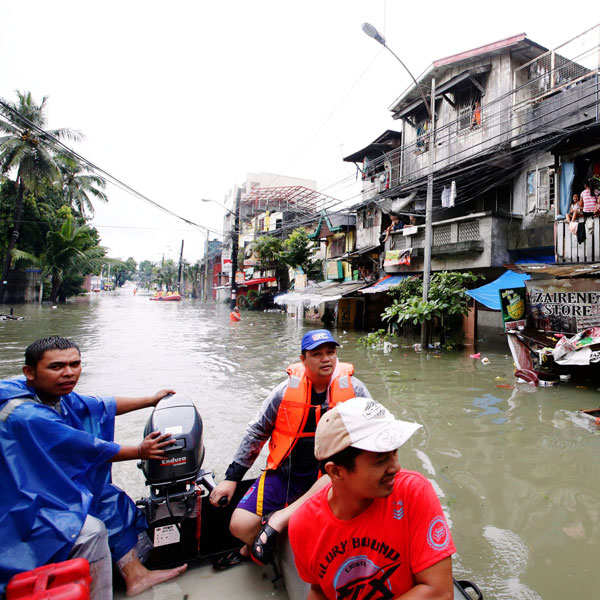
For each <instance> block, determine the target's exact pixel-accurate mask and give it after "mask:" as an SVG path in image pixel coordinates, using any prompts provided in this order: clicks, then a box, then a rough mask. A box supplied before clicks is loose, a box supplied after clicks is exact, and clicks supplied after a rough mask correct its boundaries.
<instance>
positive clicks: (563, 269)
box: [504, 263, 600, 277]
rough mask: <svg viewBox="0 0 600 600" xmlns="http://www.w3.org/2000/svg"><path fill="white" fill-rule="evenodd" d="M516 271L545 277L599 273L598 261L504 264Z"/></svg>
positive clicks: (599, 264) (580, 275) (583, 275)
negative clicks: (560, 263) (561, 263)
mask: <svg viewBox="0 0 600 600" xmlns="http://www.w3.org/2000/svg"><path fill="white" fill-rule="evenodd" d="M504 266H505V267H510V268H511V269H514V270H515V271H517V272H518V273H531V274H536V275H544V276H546V277H548V276H549V277H585V276H586V275H587V276H590V275H594V276H597V275H598V274H600V263H575V264H572V265H545V264H541V263H529V264H526V265H521V264H519V265H516V264H515V265H504Z"/></svg>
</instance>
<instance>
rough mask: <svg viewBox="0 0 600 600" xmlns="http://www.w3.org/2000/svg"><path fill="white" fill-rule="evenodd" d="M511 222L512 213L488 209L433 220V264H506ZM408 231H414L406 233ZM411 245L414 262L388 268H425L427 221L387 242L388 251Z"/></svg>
mask: <svg viewBox="0 0 600 600" xmlns="http://www.w3.org/2000/svg"><path fill="white" fill-rule="evenodd" d="M513 218H514V217H513ZM509 222H510V217H508V216H503V215H495V214H492V213H491V212H490V211H487V212H480V213H474V214H470V215H464V216H461V217H456V218H454V219H447V220H444V221H438V222H437V223H433V237H432V247H431V268H432V269H433V270H434V271H441V270H451V269H477V268H485V267H495V266H502V265H503V264H504V263H505V262H507V261H508V250H507V232H508V226H509ZM408 232H411V233H409V234H408V235H405V234H406V233H408ZM407 249H410V265H402V266H400V265H398V266H387V265H386V266H385V271H386V272H388V273H398V272H420V271H422V270H423V256H424V250H425V226H424V225H419V226H416V227H412V228H406V231H405V230H400V231H396V232H394V233H393V234H392V235H391V236H390V237H389V238H388V240H387V241H386V243H385V251H386V254H387V252H388V251H400V252H402V251H403V250H407Z"/></svg>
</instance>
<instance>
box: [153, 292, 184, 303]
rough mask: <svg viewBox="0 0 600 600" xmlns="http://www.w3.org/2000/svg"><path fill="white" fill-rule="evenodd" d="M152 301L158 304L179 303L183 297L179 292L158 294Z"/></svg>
mask: <svg viewBox="0 0 600 600" xmlns="http://www.w3.org/2000/svg"><path fill="white" fill-rule="evenodd" d="M150 300H156V301H158V302H179V301H180V300H181V295H180V294H178V293H177V292H156V294H154V296H152V297H151V298H150Z"/></svg>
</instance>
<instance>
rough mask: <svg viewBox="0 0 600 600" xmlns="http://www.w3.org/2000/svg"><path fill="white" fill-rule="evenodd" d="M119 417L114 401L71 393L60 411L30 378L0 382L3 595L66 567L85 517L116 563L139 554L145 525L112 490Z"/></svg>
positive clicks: (131, 504)
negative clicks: (104, 536) (24, 575)
mask: <svg viewBox="0 0 600 600" xmlns="http://www.w3.org/2000/svg"><path fill="white" fill-rule="evenodd" d="M11 400H13V402H11ZM59 412H60V414H59ZM115 414H116V402H115V400H114V398H104V399H100V398H95V397H93V396H81V395H79V394H76V393H74V392H71V393H70V394H68V395H66V396H63V397H62V398H61V402H60V407H59V409H58V411H57V410H54V409H53V408H51V407H49V406H46V405H44V404H42V403H41V402H40V401H39V399H38V398H37V396H36V394H35V391H34V390H33V389H31V388H29V387H28V386H27V383H26V380H25V378H19V379H13V380H8V381H0V482H1V484H0V487H1V489H2V493H0V594H2V592H3V591H4V587H5V586H6V584H7V583H8V581H9V579H10V578H11V577H12V576H13V575H14V574H15V573H18V572H21V571H28V570H30V569H34V568H36V567H39V566H41V565H44V564H46V563H52V562H59V561H62V560H66V559H67V558H68V556H69V553H70V551H71V548H72V546H73V543H74V542H75V539H76V538H77V537H78V535H79V532H80V531H81V527H82V526H83V522H84V521H85V518H86V516H87V515H88V514H90V515H92V516H94V517H97V518H99V519H100V520H102V521H103V522H104V524H105V526H106V528H107V530H108V534H109V545H110V548H111V552H112V555H113V558H114V559H115V560H118V559H119V558H121V557H122V556H123V555H124V554H125V553H126V552H128V551H129V550H130V549H131V548H133V547H134V546H135V544H136V542H137V536H138V533H139V532H141V531H143V530H144V529H145V527H146V522H145V519H144V517H143V515H142V513H141V512H140V511H139V510H138V509H137V508H136V506H135V504H134V502H133V501H132V500H131V499H130V498H129V497H128V496H127V494H125V492H123V491H122V490H120V489H119V488H117V487H116V486H114V485H113V484H112V482H111V462H110V459H111V458H112V457H113V456H114V455H115V454H116V453H117V452H118V451H119V449H120V446H119V444H116V443H114V441H113V438H114V427H115Z"/></svg>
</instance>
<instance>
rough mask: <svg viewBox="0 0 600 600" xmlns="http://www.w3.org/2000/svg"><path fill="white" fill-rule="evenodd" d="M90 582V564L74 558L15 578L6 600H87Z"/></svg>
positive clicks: (7, 590) (82, 559) (7, 591)
mask: <svg viewBox="0 0 600 600" xmlns="http://www.w3.org/2000/svg"><path fill="white" fill-rule="evenodd" d="M91 581H92V578H91V577H90V564H89V563H88V561H87V560H86V559H85V558H74V559H72V560H66V561H64V562H60V563H54V564H51V565H45V566H43V567H38V568H37V569H33V571H26V572H25V573H19V574H18V575H15V576H14V577H13V578H12V579H11V580H10V581H9V582H8V585H7V586H6V600H17V599H23V600H45V599H52V600H85V599H89V597H90V583H91Z"/></svg>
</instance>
